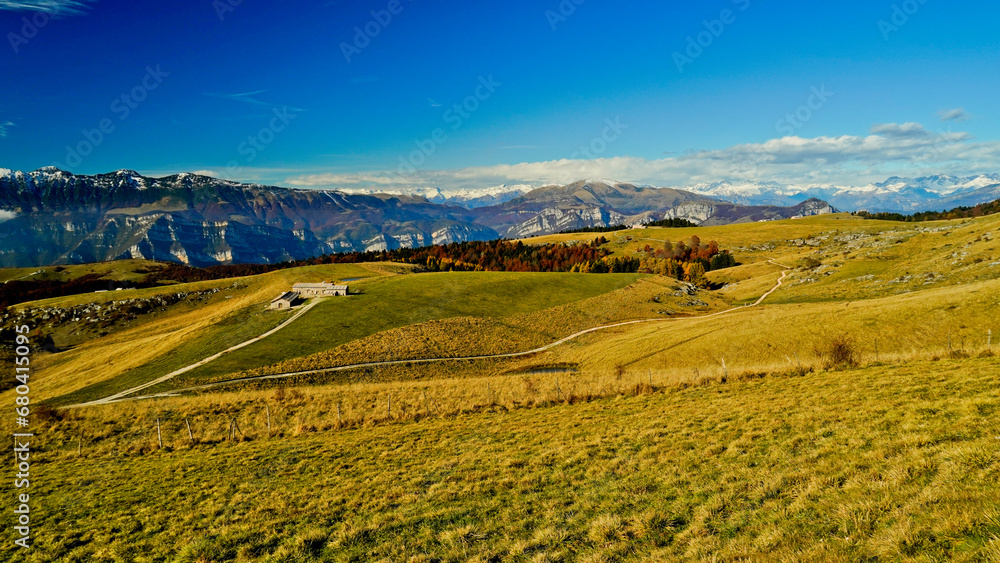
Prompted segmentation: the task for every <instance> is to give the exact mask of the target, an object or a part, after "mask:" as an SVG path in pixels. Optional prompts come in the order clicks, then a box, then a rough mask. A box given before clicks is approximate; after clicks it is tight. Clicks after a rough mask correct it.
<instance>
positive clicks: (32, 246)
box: [0, 168, 831, 267]
mask: <svg viewBox="0 0 1000 563" xmlns="http://www.w3.org/2000/svg"><path fill="white" fill-rule="evenodd" d="M829 211H831V209H830V208H829V206H828V205H826V204H825V203H824V202H821V201H818V200H810V201H807V202H803V203H802V204H799V205H797V206H795V207H776V206H769V207H744V206H741V205H736V204H731V203H726V202H723V201H719V200H716V199H713V198H710V197H707V196H703V195H698V194H694V193H691V192H686V191H683V190H673V189H666V188H650V187H639V186H635V185H632V184H623V183H617V182H607V181H587V180H584V181H580V182H575V183H573V184H569V185H567V186H546V187H543V188H539V189H536V190H533V191H530V192H528V193H526V194H524V195H521V196H519V197H516V198H514V199H511V200H510V201H505V202H503V203H501V204H498V205H491V206H482V207H476V208H471V209H470V208H468V207H462V206H457V205H449V204H437V203H432V202H430V201H428V200H427V198H425V197H423V196H420V195H405V194H345V193H342V192H338V191H321V190H292V189H286V188H277V187H272V186H261V185H254V184H240V183H236V182H230V181H227V180H220V179H216V178H209V177H206V176H199V175H195V174H177V175H173V176H167V177H163V178H148V177H144V176H142V175H140V174H138V173H136V172H134V171H131V170H119V171H116V172H112V173H110V174H98V175H95V176H81V175H74V174H70V173H67V172H63V171H60V170H57V169H54V168H43V169H41V170H36V171H34V172H29V173H22V172H11V171H8V170H3V171H2V173H0V266H8V267H10V266H36V265H44V264H66V263H82V262H97V261H103V260H114V259H119V258H146V259H154V260H168V261H173V262H181V263H184V264H190V265H193V266H205V265H213V264H226V263H273V262H281V261H285V260H292V259H302V258H309V257H312V256H317V255H320V254H325V253H330V252H345V251H365V250H387V249H394V248H400V247H418V246H426V245H431V244H447V243H451V242H460V241H467V240H488V239H493V238H498V237H506V238H524V237H529V236H534V235H543V234H549V233H554V232H559V231H563V230H568V229H578V228H583V227H595V226H611V225H617V224H635V223H640V222H647V221H655V220H659V219H664V218H673V217H681V218H685V219H688V220H691V221H693V222H695V223H698V224H705V225H714V224H723V223H733V222H743V221H760V220H768V219H779V218H788V217H794V216H803V215H811V214H816V213H822V212H829Z"/></svg>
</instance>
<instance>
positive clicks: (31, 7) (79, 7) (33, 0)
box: [0, 0, 94, 15]
mask: <svg viewBox="0 0 1000 563" xmlns="http://www.w3.org/2000/svg"><path fill="white" fill-rule="evenodd" d="M93 1H94V0H0V10H13V11H21V12H46V13H48V14H52V15H69V14H80V13H83V11H84V10H85V9H86V8H87V7H88V4H89V3H91V2H93Z"/></svg>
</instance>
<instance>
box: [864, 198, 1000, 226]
mask: <svg viewBox="0 0 1000 563" xmlns="http://www.w3.org/2000/svg"><path fill="white" fill-rule="evenodd" d="M994 213H1000V199H998V200H994V201H991V202H989V203H980V204H979V205H974V206H972V207H966V206H960V207H956V208H954V209H951V210H948V211H920V212H918V213H913V214H912V215H904V214H902V213H885V212H882V213H869V212H868V211H855V212H853V213H851V215H854V216H857V217H861V218H862V219H874V220H878V221H905V222H907V223H918V222H921V221H945V220H948V219H970V218H972V217H983V216H984V215H993V214H994Z"/></svg>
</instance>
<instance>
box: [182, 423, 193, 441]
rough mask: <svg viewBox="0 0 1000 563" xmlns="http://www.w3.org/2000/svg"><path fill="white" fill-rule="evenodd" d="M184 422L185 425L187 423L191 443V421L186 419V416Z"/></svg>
mask: <svg viewBox="0 0 1000 563" xmlns="http://www.w3.org/2000/svg"><path fill="white" fill-rule="evenodd" d="M184 424H186V425H187V429H188V438H191V443H192V444H193V443H194V433H193V432H191V423H190V422H189V421H188V419H187V418H185V419H184Z"/></svg>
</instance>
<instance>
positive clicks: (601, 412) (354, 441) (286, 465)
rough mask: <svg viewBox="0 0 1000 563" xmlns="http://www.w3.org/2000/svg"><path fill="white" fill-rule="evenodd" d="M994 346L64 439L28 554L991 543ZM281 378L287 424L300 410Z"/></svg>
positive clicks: (674, 553)
mask: <svg viewBox="0 0 1000 563" xmlns="http://www.w3.org/2000/svg"><path fill="white" fill-rule="evenodd" d="M998 368H1000V364H998V362H997V360H996V359H985V360H962V361H942V362H935V363H916V364H913V365H909V366H889V367H871V368H866V369H859V370H853V371H841V372H833V373H818V374H810V375H807V376H805V377H793V378H787V377H786V378H765V379H763V380H755V381H750V382H740V383H730V384H726V385H711V386H707V387H699V388H695V389H688V390H682V391H668V392H656V393H653V394H644V395H639V396H630V395H628V394H624V395H619V396H614V397H610V398H606V399H600V400H595V401H592V402H584V403H577V404H573V405H561V406H550V407H545V408H533V409H519V410H512V411H509V412H505V410H503V409H499V410H498V409H492V410H487V411H485V412H479V413H474V414H462V415H456V416H446V417H443V418H436V417H432V418H429V419H423V420H419V421H410V422H400V423H395V424H388V425H386V424H381V425H376V426H371V427H362V428H355V429H344V430H335V429H334V430H329V431H323V432H319V433H308V432H307V433H305V434H300V435H285V436H283V437H276V438H272V439H267V438H266V436H261V435H257V436H256V437H254V438H253V439H252V440H250V441H245V442H237V443H215V444H205V445H199V446H195V447H189V446H183V445H182V446H179V449H176V450H161V451H157V452H151V453H145V454H137V453H132V454H127V453H124V452H119V453H118V454H104V455H97V454H93V455H91V454H88V453H86V451H85V453H84V457H83V459H78V458H77V457H76V456H75V452H73V451H72V449H70V451H66V452H63V453H59V452H53V453H52V454H50V455H48V456H47V457H48V461H47V462H45V463H44V464H39V465H38V466H37V472H38V475H39V476H40V478H39V481H38V487H37V489H35V490H34V491H33V493H34V495H35V497H36V498H39V499H40V500H39V508H38V509H37V512H36V515H35V516H34V519H33V526H34V528H33V530H35V534H36V538H37V539H36V542H37V543H36V545H35V547H34V548H33V550H32V551H31V552H30V553H27V554H18V557H19V559H18V560H23V561H56V560H58V561H275V562H277V561H282V562H288V561H319V560H322V561H469V560H472V561H494V560H495V561H571V560H580V561H615V560H626V559H627V560H705V559H711V560H718V561H735V560H762V559H766V560H787V561H793V560H794V561H859V560H879V561H890V560H891V561H896V560H907V561H909V560H913V561H918V560H955V561H996V560H997V558H998V557H1000V500H998V497H997V496H996V490H997V487H998V485H1000V453H998V446H997V440H998V438H1000V423H998V422H997V419H996V416H995V415H996V413H997V412H998V411H1000V398H998V396H997V393H996V373H997V369H998ZM269 402H271V404H272V405H273V406H274V410H273V416H274V424H275V425H276V426H278V427H280V428H282V429H285V430H287V429H288V428H289V425H293V424H294V419H291V418H290V417H289V416H287V415H286V414H285V413H284V412H283V411H282V410H281V407H280V405H281V404H282V403H281V402H280V401H277V400H275V399H271V400H270V401H269ZM160 406H161V407H167V406H168V404H166V403H163V404H161V405H160ZM199 428H200V426H199ZM172 435H173V434H172ZM171 440H172V441H173V442H178V441H180V440H176V439H174V438H171ZM88 447H89V445H88ZM123 454H124V455H123ZM3 488H4V491H3V494H10V493H11V491H10V490H9V488H10V485H9V483H7V482H5V483H4V485H3ZM0 552H2V553H5V554H6V556H11V557H12V556H14V555H15V552H14V551H13V549H12V548H11V547H10V544H5V545H4V546H3V547H2V548H0Z"/></svg>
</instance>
